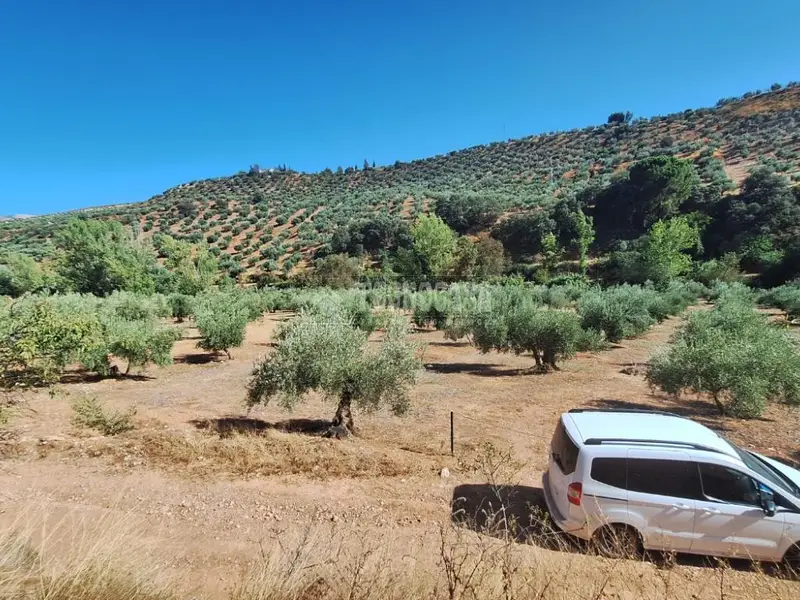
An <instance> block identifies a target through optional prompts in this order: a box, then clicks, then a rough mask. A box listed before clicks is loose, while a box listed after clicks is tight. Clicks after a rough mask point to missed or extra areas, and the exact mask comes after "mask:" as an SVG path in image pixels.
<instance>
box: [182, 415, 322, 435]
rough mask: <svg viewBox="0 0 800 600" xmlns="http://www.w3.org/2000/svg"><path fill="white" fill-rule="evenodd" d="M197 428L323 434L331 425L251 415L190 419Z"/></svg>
mask: <svg viewBox="0 0 800 600" xmlns="http://www.w3.org/2000/svg"><path fill="white" fill-rule="evenodd" d="M189 423H191V424H192V425H194V426H195V427H196V428H197V429H202V430H204V431H209V432H212V433H216V434H218V435H219V436H220V437H229V436H231V435H236V434H243V433H244V434H251V435H252V434H258V433H262V432H264V431H282V432H285V433H301V434H305V435H314V436H321V435H323V434H325V433H326V432H328V431H329V430H330V427H331V422H330V421H325V420H323V419H287V420H285V421H276V422H274V423H270V422H269V421H264V420H262V419H255V418H251V417H221V418H217V419H195V420H192V421H189Z"/></svg>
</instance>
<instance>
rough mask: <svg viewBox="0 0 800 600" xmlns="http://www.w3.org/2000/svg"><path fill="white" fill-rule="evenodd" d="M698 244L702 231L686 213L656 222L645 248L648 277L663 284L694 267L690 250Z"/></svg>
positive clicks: (645, 268) (644, 256)
mask: <svg viewBox="0 0 800 600" xmlns="http://www.w3.org/2000/svg"><path fill="white" fill-rule="evenodd" d="M698 243H699V232H698V231H697V228H696V227H694V226H692V225H691V224H690V222H689V219H688V218H687V217H685V216H681V217H675V218H674V219H669V220H667V221H658V222H657V223H655V224H654V225H653V226H652V227H651V228H650V232H649V233H648V234H647V240H646V242H645V245H644V249H643V250H642V260H643V266H644V270H645V273H646V278H647V279H650V280H652V281H655V282H658V283H663V282H666V281H669V280H670V279H674V278H675V277H678V276H680V275H684V274H686V273H687V272H688V271H689V270H690V269H691V267H692V257H691V256H690V254H688V253H689V252H690V251H692V250H694V249H695V248H697V245H698Z"/></svg>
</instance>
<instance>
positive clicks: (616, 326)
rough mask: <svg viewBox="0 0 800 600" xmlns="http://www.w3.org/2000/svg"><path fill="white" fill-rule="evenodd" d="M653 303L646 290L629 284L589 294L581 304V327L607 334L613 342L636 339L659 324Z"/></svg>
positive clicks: (579, 305) (579, 312)
mask: <svg viewBox="0 0 800 600" xmlns="http://www.w3.org/2000/svg"><path fill="white" fill-rule="evenodd" d="M653 300H654V299H653V297H652V295H648V294H646V293H644V292H643V290H642V288H638V287H634V286H627V285H623V286H620V287H616V288H609V289H608V290H605V291H595V292H588V293H586V294H584V295H583V296H582V297H581V299H580V300H579V301H578V314H579V315H580V317H581V326H582V327H583V328H584V329H594V330H595V331H601V332H603V333H604V334H605V337H606V339H607V340H608V341H609V342H613V343H616V342H619V341H620V340H622V339H623V338H630V337H636V336H638V335H641V334H643V333H644V332H646V331H647V330H648V329H649V328H650V327H651V326H652V325H653V324H655V323H656V320H657V319H656V318H654V316H653V314H651V312H650V311H651V310H653V306H654V305H653Z"/></svg>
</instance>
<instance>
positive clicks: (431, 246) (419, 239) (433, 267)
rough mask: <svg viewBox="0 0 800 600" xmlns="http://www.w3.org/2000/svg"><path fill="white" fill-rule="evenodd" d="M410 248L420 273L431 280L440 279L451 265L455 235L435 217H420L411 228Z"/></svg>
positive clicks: (454, 247) (454, 249) (454, 250)
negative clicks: (419, 266) (420, 270)
mask: <svg viewBox="0 0 800 600" xmlns="http://www.w3.org/2000/svg"><path fill="white" fill-rule="evenodd" d="M411 235H412V237H413V242H412V248H413V251H414V254H415V256H416V257H417V260H418V261H419V264H420V265H421V267H422V273H423V274H424V275H425V276H426V277H427V278H428V279H431V280H438V279H440V278H442V277H443V276H444V275H445V274H446V272H447V270H448V269H449V268H450V266H451V265H452V263H453V259H454V256H455V252H456V234H455V233H454V232H453V230H452V229H450V228H449V227H448V226H447V224H446V223H445V222H444V221H442V219H440V218H439V217H437V216H435V215H421V216H420V217H419V218H418V219H417V222H416V223H414V225H413V227H412V228H411Z"/></svg>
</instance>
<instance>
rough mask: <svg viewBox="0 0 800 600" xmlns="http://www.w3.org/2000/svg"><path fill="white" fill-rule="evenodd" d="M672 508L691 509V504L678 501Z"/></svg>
mask: <svg viewBox="0 0 800 600" xmlns="http://www.w3.org/2000/svg"><path fill="white" fill-rule="evenodd" d="M672 508H679V509H681V510H689V505H688V504H684V503H683V502H676V503H675V504H673V505H672Z"/></svg>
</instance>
